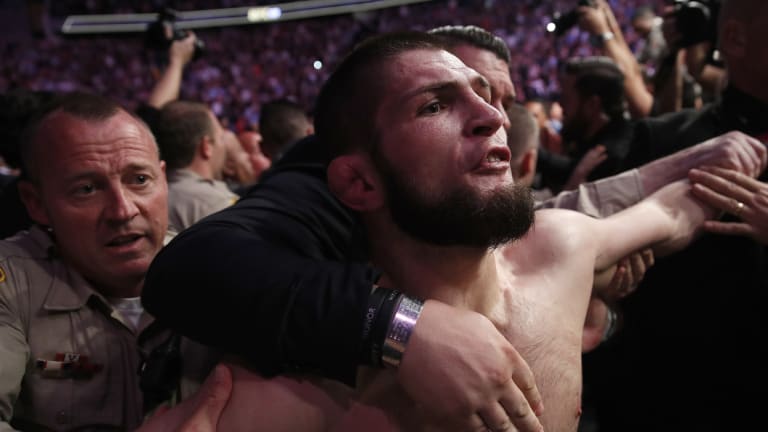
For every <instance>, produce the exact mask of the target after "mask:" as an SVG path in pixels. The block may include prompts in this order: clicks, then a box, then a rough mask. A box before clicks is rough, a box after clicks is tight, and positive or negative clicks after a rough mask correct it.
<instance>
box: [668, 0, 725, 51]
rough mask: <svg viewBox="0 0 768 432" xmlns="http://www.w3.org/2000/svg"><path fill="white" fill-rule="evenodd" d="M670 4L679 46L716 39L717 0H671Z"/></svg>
mask: <svg viewBox="0 0 768 432" xmlns="http://www.w3.org/2000/svg"><path fill="white" fill-rule="evenodd" d="M672 5H673V7H674V12H673V16H674V17H675V26H676V28H677V32H678V33H679V34H680V36H681V39H680V46H681V47H683V48H685V47H689V46H691V45H695V44H697V43H699V42H706V41H711V42H714V41H715V40H716V38H717V17H718V14H719V12H720V1H719V0H673V2H672Z"/></svg>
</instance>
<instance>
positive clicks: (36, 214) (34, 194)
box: [18, 180, 51, 226]
mask: <svg viewBox="0 0 768 432" xmlns="http://www.w3.org/2000/svg"><path fill="white" fill-rule="evenodd" d="M18 188H19V197H20V198H21V201H22V202H23V203H24V207H26V208H27V213H29V217H31V218H32V220H33V221H35V222H37V223H38V224H40V225H46V226H50V224H51V223H50V219H49V218H48V212H47V211H45V206H43V198H42V197H41V196H40V190H39V189H38V187H37V186H35V185H34V184H32V183H31V182H29V181H26V180H22V181H20V182H19V183H18Z"/></svg>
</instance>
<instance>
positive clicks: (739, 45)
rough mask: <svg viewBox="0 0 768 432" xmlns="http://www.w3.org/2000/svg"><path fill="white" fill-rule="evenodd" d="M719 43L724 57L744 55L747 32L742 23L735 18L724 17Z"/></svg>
mask: <svg viewBox="0 0 768 432" xmlns="http://www.w3.org/2000/svg"><path fill="white" fill-rule="evenodd" d="M719 44H720V50H722V52H723V54H724V55H725V57H726V59H727V58H728V57H731V58H733V57H737V58H738V57H744V55H745V53H746V46H747V32H746V29H745V28H744V23H742V22H740V21H738V20H735V19H726V20H725V23H724V24H723V31H722V38H721V39H720V42H719Z"/></svg>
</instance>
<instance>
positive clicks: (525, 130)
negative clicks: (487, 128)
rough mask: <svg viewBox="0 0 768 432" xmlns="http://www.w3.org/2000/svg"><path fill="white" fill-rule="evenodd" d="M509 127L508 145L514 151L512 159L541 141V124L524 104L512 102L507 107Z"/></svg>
mask: <svg viewBox="0 0 768 432" xmlns="http://www.w3.org/2000/svg"><path fill="white" fill-rule="evenodd" d="M507 116H508V117H509V124H510V126H509V129H508V130H507V146H508V147H509V150H510V151H511V152H512V160H515V159H516V158H518V157H520V156H522V155H523V153H525V152H526V151H528V150H529V149H531V148H533V147H536V146H537V145H538V143H539V124H538V123H537V122H536V119H535V118H534V117H533V114H531V113H530V111H528V110H527V109H525V107H524V106H523V105H520V104H517V103H516V104H512V105H511V106H510V107H509V108H507Z"/></svg>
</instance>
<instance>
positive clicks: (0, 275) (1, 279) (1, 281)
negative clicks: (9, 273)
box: [0, 267, 5, 283]
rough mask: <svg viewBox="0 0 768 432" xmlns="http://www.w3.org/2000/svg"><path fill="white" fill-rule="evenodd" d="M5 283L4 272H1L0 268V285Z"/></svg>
mask: <svg viewBox="0 0 768 432" xmlns="http://www.w3.org/2000/svg"><path fill="white" fill-rule="evenodd" d="M3 282H5V270H3V268H2V267H0V283H3Z"/></svg>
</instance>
